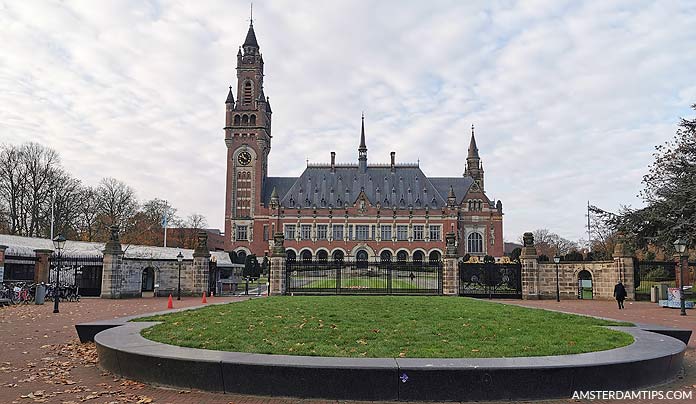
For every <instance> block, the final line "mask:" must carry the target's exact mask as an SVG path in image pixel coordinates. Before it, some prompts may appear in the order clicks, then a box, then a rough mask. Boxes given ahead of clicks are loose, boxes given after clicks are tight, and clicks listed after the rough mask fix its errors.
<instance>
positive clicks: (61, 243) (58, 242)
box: [53, 234, 65, 313]
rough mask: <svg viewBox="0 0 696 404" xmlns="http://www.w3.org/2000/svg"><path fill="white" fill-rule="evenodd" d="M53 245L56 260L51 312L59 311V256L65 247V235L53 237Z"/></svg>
mask: <svg viewBox="0 0 696 404" xmlns="http://www.w3.org/2000/svg"><path fill="white" fill-rule="evenodd" d="M53 247H54V248H55V249H56V250H57V251H58V262H57V264H56V286H55V288H53V312H54V313H59V312H60V311H59V310H58V300H60V289H59V288H60V258H61V252H62V251H63V248H64V247H65V237H63V235H62V234H59V235H58V236H57V237H56V238H54V239H53Z"/></svg>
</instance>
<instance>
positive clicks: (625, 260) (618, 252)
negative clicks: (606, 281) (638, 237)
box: [612, 241, 636, 299]
mask: <svg viewBox="0 0 696 404" xmlns="http://www.w3.org/2000/svg"><path fill="white" fill-rule="evenodd" d="M612 257H613V258H614V267H615V273H614V278H615V279H613V280H612V281H613V283H614V284H616V283H618V282H619V281H621V282H622V283H623V285H624V288H626V295H627V296H626V298H627V299H635V297H636V288H635V285H636V284H635V276H634V269H633V254H632V253H631V252H629V250H628V248H627V247H626V244H625V243H624V242H623V241H619V242H618V243H616V246H614V254H613V255H612Z"/></svg>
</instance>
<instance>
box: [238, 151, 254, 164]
mask: <svg viewBox="0 0 696 404" xmlns="http://www.w3.org/2000/svg"><path fill="white" fill-rule="evenodd" d="M237 161H239V164H241V165H243V166H246V165H249V163H251V154H249V152H247V151H243V152H241V153H239V155H238V156H237Z"/></svg>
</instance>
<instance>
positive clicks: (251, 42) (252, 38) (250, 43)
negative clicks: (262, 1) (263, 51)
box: [242, 4, 259, 50]
mask: <svg viewBox="0 0 696 404" xmlns="http://www.w3.org/2000/svg"><path fill="white" fill-rule="evenodd" d="M250 16H251V17H250V18H249V31H248V32H247V35H246V39H244V44H243V45H242V46H243V47H244V50H246V49H247V48H248V47H249V48H256V49H259V43H258V42H256V33H255V32H254V5H253V4H252V5H251V11H250Z"/></svg>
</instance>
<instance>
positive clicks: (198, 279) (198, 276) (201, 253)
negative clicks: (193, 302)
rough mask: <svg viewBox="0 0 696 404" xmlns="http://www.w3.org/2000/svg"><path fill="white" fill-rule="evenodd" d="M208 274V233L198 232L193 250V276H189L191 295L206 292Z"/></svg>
mask: <svg viewBox="0 0 696 404" xmlns="http://www.w3.org/2000/svg"><path fill="white" fill-rule="evenodd" d="M209 273H210V251H209V250H208V233H207V232H205V231H199V232H198V243H197V244H196V248H195V249H194V250H193V274H192V276H191V280H192V282H191V294H192V295H194V296H197V295H202V294H203V292H208V274H209Z"/></svg>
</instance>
